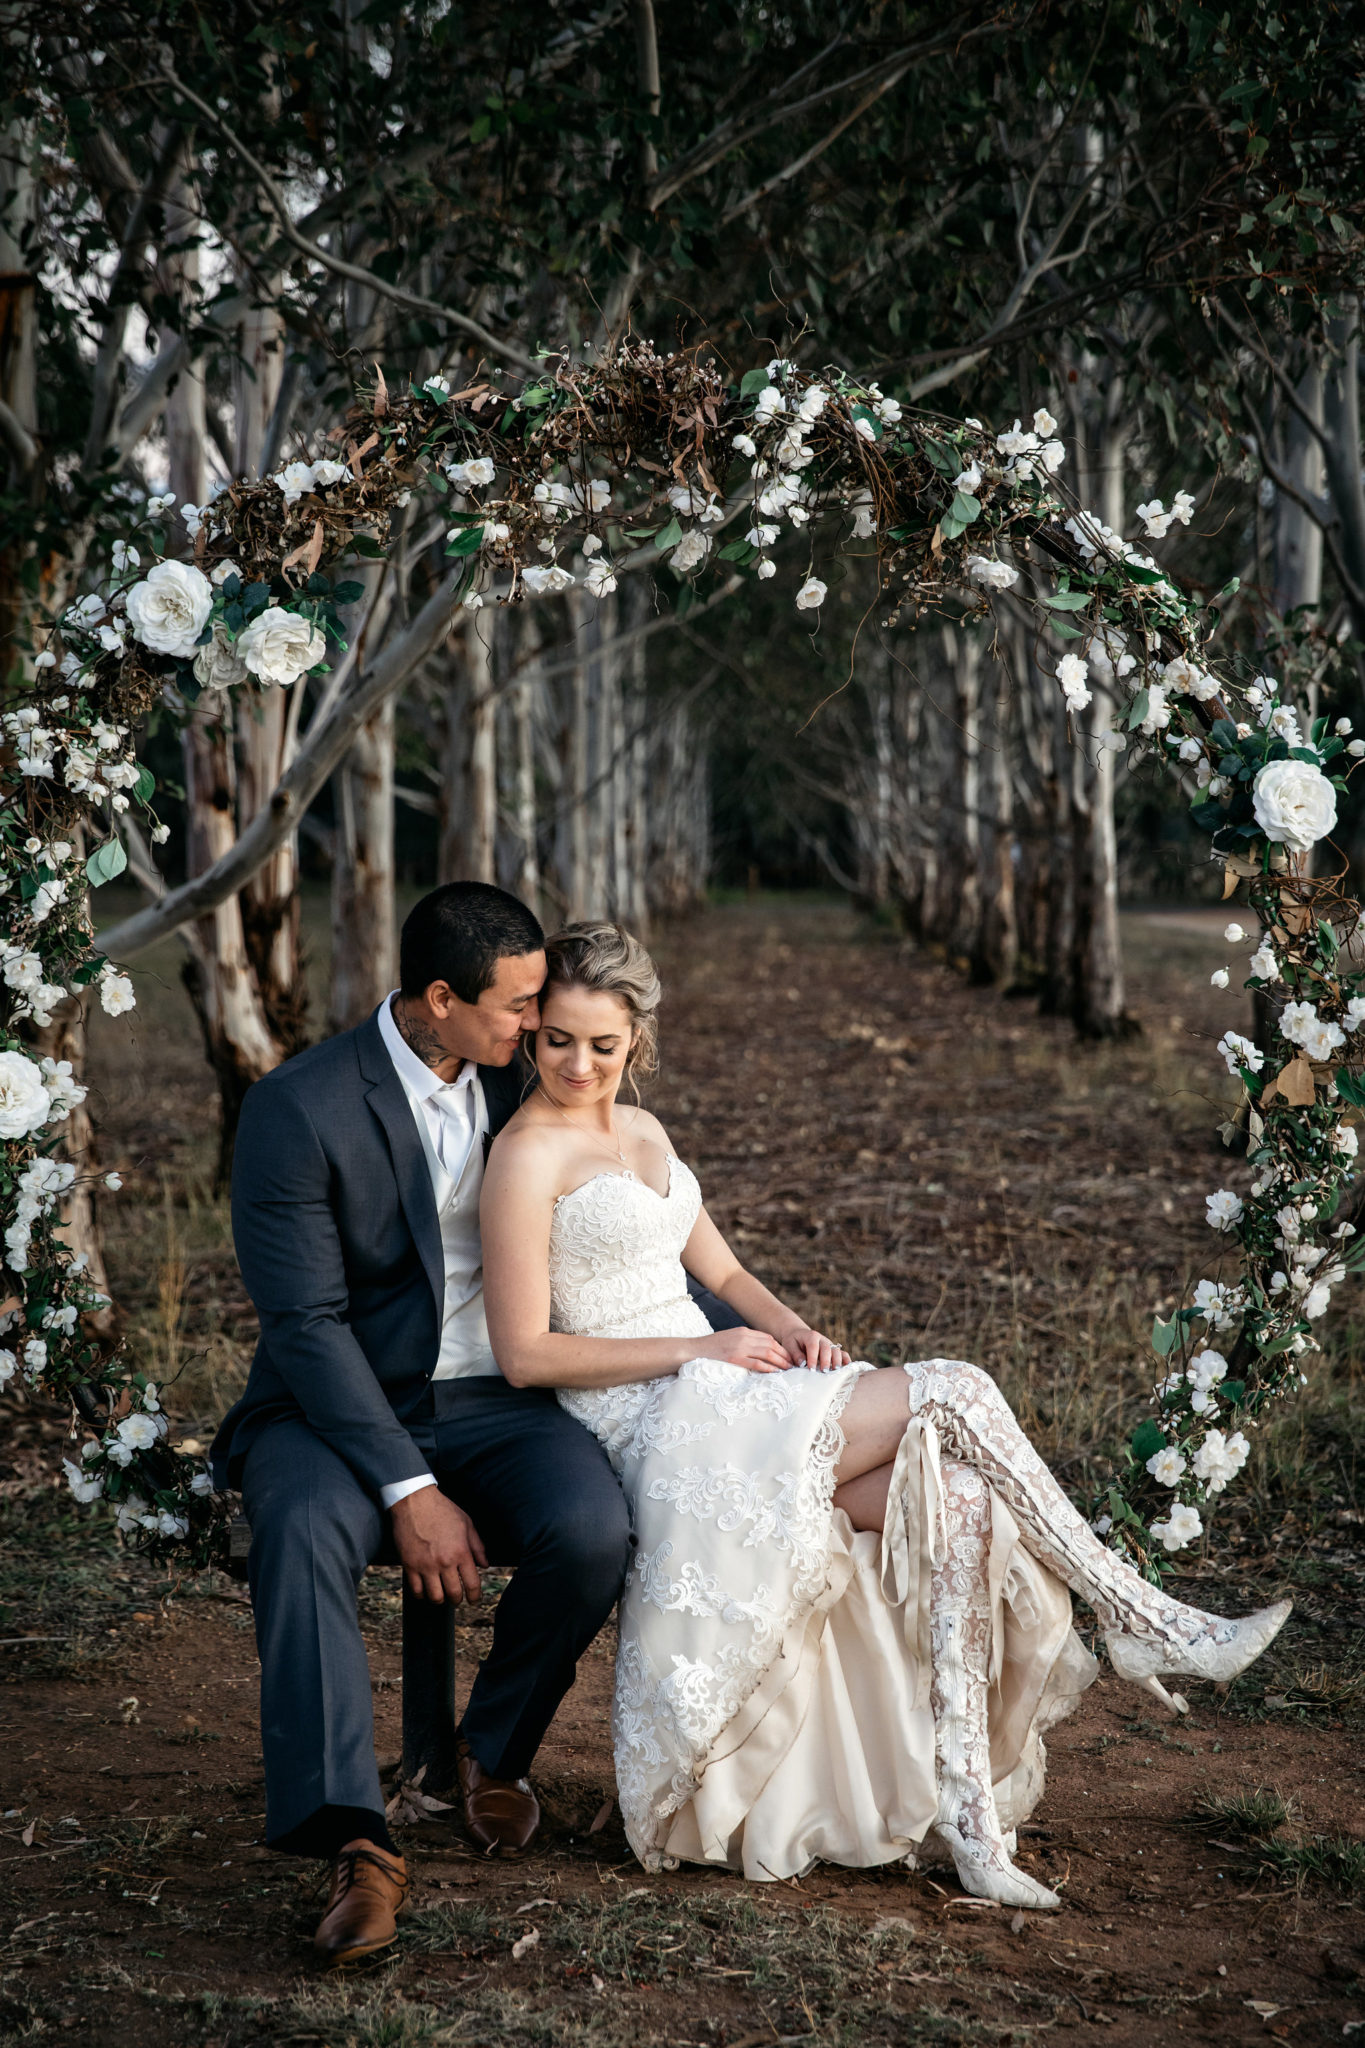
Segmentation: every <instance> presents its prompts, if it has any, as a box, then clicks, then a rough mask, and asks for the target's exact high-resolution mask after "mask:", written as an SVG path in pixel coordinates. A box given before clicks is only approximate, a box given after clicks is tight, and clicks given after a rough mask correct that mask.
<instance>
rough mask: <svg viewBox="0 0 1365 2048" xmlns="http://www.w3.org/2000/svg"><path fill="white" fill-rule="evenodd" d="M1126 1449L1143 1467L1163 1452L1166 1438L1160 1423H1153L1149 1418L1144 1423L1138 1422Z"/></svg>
mask: <svg viewBox="0 0 1365 2048" xmlns="http://www.w3.org/2000/svg"><path fill="white" fill-rule="evenodd" d="M1128 1448H1129V1450H1130V1451H1131V1452H1132V1454H1133V1457H1134V1458H1135V1459H1136V1461H1137V1463H1138V1464H1139V1465H1145V1464H1146V1463H1147V1460H1148V1459H1149V1458H1154V1457H1155V1456H1156V1454H1157V1452H1158V1451H1164V1450H1165V1448H1166V1438H1165V1434H1164V1432H1163V1431H1162V1428H1161V1425H1160V1423H1158V1422H1153V1421H1152V1420H1151V1419H1150V1417H1149V1418H1148V1420H1147V1421H1146V1422H1140V1423H1139V1424H1138V1426H1137V1428H1136V1429H1135V1430H1134V1431H1133V1434H1132V1435H1131V1437H1130V1438H1129V1439H1128Z"/></svg>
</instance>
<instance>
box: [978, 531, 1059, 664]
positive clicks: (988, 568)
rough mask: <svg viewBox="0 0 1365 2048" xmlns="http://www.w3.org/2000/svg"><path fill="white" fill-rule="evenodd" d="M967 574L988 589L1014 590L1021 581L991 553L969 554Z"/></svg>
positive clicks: (1016, 571) (1005, 563) (1015, 570)
mask: <svg viewBox="0 0 1365 2048" xmlns="http://www.w3.org/2000/svg"><path fill="white" fill-rule="evenodd" d="M967 574H968V575H969V576H970V577H971V579H972V581H973V583H981V584H984V585H985V587H986V589H987V590H1013V588H1014V586H1015V584H1016V583H1017V582H1018V581H1019V571H1018V570H1017V569H1012V568H1011V567H1010V565H1009V563H1008V562H997V561H996V560H995V559H994V558H993V557H992V556H990V555H968V557H967ZM1082 674H1084V667H1082Z"/></svg>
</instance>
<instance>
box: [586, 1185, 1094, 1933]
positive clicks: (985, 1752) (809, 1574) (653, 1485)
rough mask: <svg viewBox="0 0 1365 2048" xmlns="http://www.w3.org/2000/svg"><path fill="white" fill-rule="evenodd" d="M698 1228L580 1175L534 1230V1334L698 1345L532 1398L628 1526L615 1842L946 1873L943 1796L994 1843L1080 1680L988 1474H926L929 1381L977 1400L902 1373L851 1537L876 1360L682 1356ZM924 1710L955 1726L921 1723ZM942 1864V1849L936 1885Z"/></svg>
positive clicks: (696, 1316) (629, 1192)
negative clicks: (847, 1506) (585, 1459)
mask: <svg viewBox="0 0 1365 2048" xmlns="http://www.w3.org/2000/svg"><path fill="white" fill-rule="evenodd" d="M700 1208H701V1192H700V1189H699V1188H698V1185H697V1182H696V1180H695V1178H694V1176H693V1175H692V1173H691V1172H690V1171H689V1169H688V1168H687V1167H686V1166H685V1165H684V1164H683V1163H682V1162H681V1161H680V1160H677V1159H670V1161H669V1184H668V1190H667V1193H666V1194H665V1195H662V1196H661V1195H658V1194H656V1193H655V1192H654V1190H653V1189H652V1188H650V1187H649V1186H647V1185H646V1183H645V1182H643V1181H641V1180H639V1179H637V1178H636V1176H635V1175H634V1174H632V1173H630V1172H625V1173H620V1172H605V1173H601V1174H598V1175H596V1176H595V1177H594V1178H593V1179H591V1180H588V1181H586V1182H584V1183H583V1184H582V1185H581V1186H580V1187H578V1188H575V1189H574V1190H573V1191H572V1193H570V1194H568V1195H564V1196H561V1197H560V1199H559V1201H558V1202H557V1203H556V1205H555V1211H554V1220H553V1224H552V1229H551V1236H550V1282H551V1303H552V1308H551V1327H552V1328H553V1329H555V1330H560V1331H567V1332H571V1333H574V1334H577V1335H580V1336H598V1337H617V1338H619V1337H665V1336H667V1337H678V1336H692V1335H693V1334H695V1336H696V1339H697V1356H696V1357H695V1358H694V1359H692V1360H691V1361H690V1362H689V1363H688V1364H686V1365H684V1366H683V1367H682V1368H681V1369H680V1371H679V1372H678V1373H677V1374H676V1376H672V1377H669V1378H666V1379H657V1380H649V1381H644V1382H637V1383H634V1384H630V1385H627V1386H621V1387H610V1388H601V1389H590V1390H585V1389H573V1390H567V1389H561V1390H560V1391H559V1400H560V1401H561V1403H562V1404H563V1406H564V1407H565V1408H567V1409H568V1411H569V1413H570V1414H571V1415H573V1416H575V1417H577V1419H578V1420H579V1421H580V1422H582V1423H584V1424H585V1425H586V1426H587V1427H588V1428H589V1429H591V1430H592V1431H593V1432H594V1434H595V1435H596V1436H598V1437H599V1438H600V1439H601V1441H602V1443H603V1444H604V1445H605V1446H606V1449H607V1453H608V1455H609V1457H610V1458H611V1461H612V1464H613V1465H614V1467H615V1469H616V1470H617V1472H618V1473H619V1474H620V1478H621V1483H622V1486H623V1488H624V1490H625V1493H626V1497H627V1499H628V1501H629V1502H630V1505H631V1510H632V1514H633V1517H634V1525H635V1533H636V1539H637V1545H638V1547H637V1551H636V1556H635V1561H634V1565H633V1568H632V1571H631V1573H630V1576H629V1578H628V1579H627V1581H626V1587H625V1592H624V1595H623V1598H622V1604H621V1620H620V1651H619V1656H618V1660H617V1669H616V1697H615V1709H614V1716H613V1734H614V1742H615V1755H616V1775H617V1786H618V1793H619V1798H620V1804H621V1811H622V1814H623V1817H624V1820H625V1825H626V1832H627V1835H628V1837H629V1840H630V1843H631V1846H632V1848H633V1849H634V1850H635V1853H636V1854H637V1855H638V1856H639V1857H640V1859H641V1861H642V1862H643V1863H645V1864H646V1865H647V1866H649V1867H651V1868H658V1867H660V1866H670V1865H672V1864H675V1863H677V1862H678V1861H679V1860H681V1859H686V1860H689V1861H695V1862H705V1863H720V1864H725V1865H728V1866H729V1867H731V1868H733V1869H736V1870H741V1871H743V1873H744V1874H745V1876H747V1877H750V1878H784V1877H789V1876H792V1875H795V1874H798V1873H799V1872H801V1871H802V1870H805V1869H806V1868H807V1867H808V1866H809V1865H810V1863H811V1862H812V1861H813V1860H814V1859H816V1858H824V1859H826V1860H828V1861H830V1862H834V1863H841V1864H846V1865H852V1866H868V1865H873V1864H880V1863H887V1862H892V1861H897V1860H900V1861H906V1862H912V1863H913V1862H924V1861H930V1860H937V1861H943V1860H947V1858H946V1849H947V1847H950V1846H952V1842H951V1839H950V1837H951V1836H954V1835H956V1834H957V1830H956V1828H953V1829H950V1830H949V1831H948V1833H947V1834H946V1835H945V1836H944V1837H942V1838H940V1837H939V1836H938V1834H937V1828H938V1825H939V1824H940V1814H941V1805H942V1797H943V1788H944V1786H945V1784H951V1785H953V1786H955V1787H956V1791H955V1792H954V1803H953V1806H952V1812H953V1814H954V1815H955V1816H956V1817H957V1818H958V1819H960V1820H962V1822H963V1828H964V1831H966V1832H968V1833H970V1819H969V1816H970V1813H971V1809H972V1807H973V1804H974V1803H975V1805H976V1806H977V1807H979V1808H983V1809H984V1808H989V1806H990V1791H991V1786H992V1784H993V1788H994V1802H995V1807H996V1808H997V1810H998V1817H999V1824H1000V1829H1003V1830H1008V1829H1010V1828H1013V1827H1015V1826H1017V1824H1018V1823H1019V1821H1021V1820H1023V1819H1024V1818H1025V1817H1026V1816H1027V1815H1028V1813H1029V1812H1030V1811H1031V1810H1032V1808H1033V1807H1034V1805H1035V1804H1036V1802H1037V1800H1038V1799H1039V1797H1040V1795H1041V1793H1042V1789H1043V1775H1044V1763H1045V1758H1044V1751H1043V1744H1042V1739H1041V1738H1042V1733H1043V1731H1044V1729H1045V1728H1047V1727H1048V1726H1049V1725H1050V1723H1052V1722H1053V1721H1055V1720H1057V1719H1059V1718H1060V1717H1061V1716H1062V1715H1064V1714H1065V1713H1067V1712H1068V1711H1069V1710H1070V1708H1071V1706H1072V1705H1073V1704H1074V1702H1075V1700H1076V1698H1077V1697H1078V1695H1079V1694H1080V1693H1081V1692H1082V1691H1083V1690H1084V1688H1085V1687H1086V1686H1087V1685H1088V1684H1089V1683H1090V1682H1091V1680H1092V1678H1093V1677H1094V1675H1095V1663H1094V1659H1093V1658H1092V1657H1091V1656H1090V1654H1089V1652H1088V1651H1087V1650H1085V1649H1084V1648H1083V1647H1082V1645H1081V1643H1080V1641H1079V1639H1078V1638H1077V1636H1076V1635H1075V1633H1074V1631H1073V1629H1072V1626H1071V1602H1070V1597H1069V1595H1068V1593H1067V1590H1066V1588H1065V1586H1064V1585H1063V1584H1062V1583H1061V1581H1060V1580H1059V1578H1058V1577H1057V1576H1055V1575H1054V1573H1053V1572H1052V1571H1050V1570H1049V1569H1048V1568H1047V1567H1046V1566H1044V1565H1043V1564H1041V1563H1039V1562H1038V1561H1037V1559H1035V1558H1034V1557H1033V1556H1031V1555H1030V1553H1029V1551H1028V1550H1026V1549H1025V1547H1024V1545H1023V1543H1022V1541H1021V1538H1020V1528H1019V1522H1018V1521H1017V1520H1016V1517H1015V1514H1014V1513H1012V1511H1011V1508H1010V1506H1009V1505H1008V1504H1007V1501H1006V1499H1005V1498H1004V1491H1006V1490H1008V1489H1007V1484H1006V1480H1005V1478H1004V1477H1003V1469H1004V1468H1003V1467H1000V1469H999V1470H998V1471H997V1473H996V1481H997V1483H988V1480H987V1479H986V1478H983V1477H981V1476H980V1471H979V1470H978V1468H977V1465H976V1464H965V1463H961V1462H957V1458H958V1455H959V1454H958V1453H957V1452H956V1451H955V1450H954V1451H953V1455H951V1456H950V1455H948V1454H947V1452H948V1450H951V1449H952V1442H951V1434H950V1432H954V1431H956V1432H957V1433H961V1434H965V1433H966V1432H967V1425H966V1423H965V1421H964V1420H963V1418H962V1417H960V1416H957V1415H956V1414H954V1416H953V1417H952V1418H950V1417H949V1416H948V1413H947V1410H946V1409H945V1408H944V1406H943V1387H944V1385H946V1384H948V1383H949V1382H948V1381H946V1380H945V1377H944V1376H945V1375H947V1376H949V1380H951V1384H952V1385H953V1386H954V1387H955V1388H958V1387H960V1386H961V1385H962V1379H961V1376H962V1375H963V1374H967V1375H973V1378H972V1379H971V1380H970V1381H969V1382H968V1391H969V1392H970V1393H971V1394H972V1395H973V1397H974V1399H973V1403H972V1404H971V1405H972V1406H973V1408H974V1410H980V1409H982V1408H983V1407H987V1406H988V1405H989V1403H988V1399H987V1398H986V1396H985V1390H987V1389H988V1390H989V1394H991V1395H993V1394H994V1389H993V1387H991V1385H990V1382H989V1381H988V1380H986V1379H985V1376H984V1375H976V1374H975V1369H974V1368H970V1367H956V1366H954V1365H953V1364H952V1362H951V1361H943V1360H931V1361H928V1362H926V1364H925V1365H924V1366H922V1367H918V1366H917V1367H907V1368H906V1371H907V1375H909V1384H908V1391H909V1402H908V1412H907V1429H906V1435H905V1438H904V1440H903V1443H902V1448H901V1454H900V1456H899V1457H898V1459H897V1461H896V1469H895V1476H894V1478H893V1483H892V1496H891V1502H890V1504H889V1507H888V1513H887V1526H886V1529H885V1530H884V1531H883V1532H882V1534H881V1535H877V1534H874V1533H868V1532H858V1531H855V1530H854V1528H853V1526H852V1524H851V1522H850V1521H849V1519H848V1517H847V1516H846V1515H844V1514H843V1513H841V1512H840V1511H839V1510H838V1509H836V1508H835V1507H834V1505H833V1500H832V1495H833V1491H834V1483H835V1482H834V1472H835V1466H836V1464H837V1462H838V1459H839V1456H840V1453H841V1451H842V1448H843V1435H842V1432H841V1430H840V1426H839V1417H840V1414H841V1412H842V1410H843V1408H844V1405H845V1403H846V1402H847V1400H848V1398H849V1395H850V1394H851V1393H852V1391H853V1388H854V1386H855V1385H856V1383H857V1380H858V1378H859V1376H860V1375H861V1374H862V1373H865V1372H870V1371H873V1370H874V1369H875V1368H873V1367H872V1366H870V1365H866V1364H857V1365H850V1366H847V1367H845V1368H844V1369H842V1370H841V1371H838V1372H832V1373H817V1372H809V1371H805V1370H801V1369H794V1370H792V1371H789V1372H785V1373H774V1374H759V1373H750V1372H745V1371H744V1370H742V1369H741V1368H740V1367H738V1366H731V1365H727V1364H724V1363H723V1362H721V1361H718V1360H716V1359H712V1358H708V1357H707V1356H706V1339H707V1337H708V1336H709V1335H710V1334H711V1329H710V1324H709V1323H708V1322H707V1321H706V1318H705V1317H704V1316H703V1315H702V1313H701V1311H700V1310H699V1309H698V1308H697V1306H696V1304H695V1303H694V1302H693V1301H692V1300H691V1298H690V1297H689V1295H688V1293H687V1288H686V1278H685V1275H684V1272H683V1268H682V1264H681V1253H682V1250H683V1247H684V1245H685V1244H686V1242H687V1239H688V1237H689V1236H690V1234H691V1231H692V1227H693V1225H694V1223H695V1222H696V1219H697V1215H698V1213H699V1211H700ZM916 1374H919V1375H921V1378H920V1379H919V1380H918V1381H917V1380H916V1379H915V1377H914V1376H915V1375H916ZM954 1374H956V1375H957V1376H958V1377H957V1378H956V1379H955V1380H953V1379H951V1376H952V1375H954ZM982 1382H984V1388H983V1386H982V1385H981V1383H982ZM996 1398H997V1399H998V1397H996ZM1000 1405H1001V1407H1002V1408H1003V1406H1004V1404H1003V1403H1001V1404H1000ZM916 1411H918V1412H916ZM1007 1412H1008V1411H1006V1413H1007ZM935 1418H938V1419H937V1420H936V1419H935ZM1010 1421H1011V1425H1012V1426H1013V1428H1014V1433H1015V1435H1016V1436H1017V1435H1018V1431H1017V1425H1013V1419H1012V1418H1010ZM968 1455H973V1454H971V1453H968ZM1030 1455H1031V1454H1030ZM1035 1462H1036V1461H1035ZM978 1463H988V1461H984V1460H982V1461H978ZM997 1464H998V1460H997ZM1040 1469H1041V1468H1040ZM1068 1512H1070V1511H1069V1510H1068ZM1075 1519H1077V1520H1079V1518H1075ZM1086 1533H1087V1535H1088V1533H1089V1532H1088V1531H1087V1532H1086ZM1090 1540H1091V1542H1093V1541H1094V1539H1093V1538H1091V1539H1090ZM950 1693H951V1694H952V1695H953V1697H955V1698H957V1699H958V1700H959V1701H960V1702H961V1701H966V1702H967V1704H968V1705H970V1706H971V1707H972V1710H973V1714H974V1716H975V1718H974V1719H973V1716H972V1714H969V1715H966V1716H965V1717H964V1715H963V1714H962V1713H960V1712H956V1713H948V1712H946V1711H945V1701H946V1699H947V1697H948V1695H949V1694H950ZM987 1818H988V1819H992V1820H993V1816H987ZM998 1832H999V1830H997V1834H998ZM963 1854H964V1852H963V1847H962V1842H961V1839H960V1838H959V1839H958V1841H957V1843H956V1851H955V1855H954V1860H955V1861H956V1862H957V1864H958V1868H959V1870H962V1869H963ZM997 1860H998V1859H997ZM1006 1868H1008V1866H1006ZM964 1881H966V1880H965V1878H964ZM1020 1882H1021V1883H1025V1884H1027V1883H1028V1882H1029V1881H1028V1880H1024V1879H1021V1880H1020ZM1035 1889H1037V1890H1039V1891H1040V1892H1041V1888H1037V1887H1035ZM1020 1902H1021V1903H1055V1900H1053V1898H1052V1895H1051V1894H1048V1893H1042V1894H1041V1897H1040V1898H1037V1899H1021V1901H1020Z"/></svg>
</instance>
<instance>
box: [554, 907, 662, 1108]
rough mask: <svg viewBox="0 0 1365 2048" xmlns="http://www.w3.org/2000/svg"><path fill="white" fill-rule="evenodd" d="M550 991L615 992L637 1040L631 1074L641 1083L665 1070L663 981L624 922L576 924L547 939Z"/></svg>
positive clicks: (629, 1068)
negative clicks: (662, 1064) (661, 1036)
mask: <svg viewBox="0 0 1365 2048" xmlns="http://www.w3.org/2000/svg"><path fill="white" fill-rule="evenodd" d="M545 958H546V961H547V963H548V973H547V974H546V977H545V992H546V994H547V995H548V994H549V992H550V990H551V989H552V988H581V989H586V990H587V991H588V993H589V994H591V995H600V996H615V997H616V1000H617V1001H618V1002H619V1003H622V1004H624V1005H625V1008H626V1011H627V1014H628V1015H629V1017H630V1023H631V1032H632V1036H633V1039H634V1043H633V1044H632V1046H631V1049H630V1057H629V1058H628V1059H627V1061H626V1078H627V1080H628V1081H629V1082H630V1083H631V1085H632V1087H635V1086H636V1085H637V1084H638V1083H639V1082H640V1081H642V1080H648V1078H649V1076H650V1075H651V1074H657V1073H658V1071H659V1024H658V1019H657V1017H656V1015H655V1012H656V1011H657V1009H658V1007H659V1004H660V1002H661V1000H662V998H663V992H664V991H663V984H662V982H661V981H660V980H659V973H658V969H657V968H656V967H655V965H654V962H653V961H652V960H651V959H650V957H649V954H648V953H647V952H646V951H645V949H644V947H643V946H642V945H641V944H640V941H639V940H638V939H637V938H634V937H633V936H632V935H631V933H630V932H628V931H626V929H625V928H624V926H622V925H619V924H597V923H591V922H589V923H584V924H571V925H566V926H565V928H564V930H563V931H562V932H555V933H554V934H553V936H552V937H550V938H548V939H547V940H546V941H545Z"/></svg>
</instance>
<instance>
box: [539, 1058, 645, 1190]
mask: <svg viewBox="0 0 1365 2048" xmlns="http://www.w3.org/2000/svg"><path fill="white" fill-rule="evenodd" d="M536 1093H537V1094H538V1095H543V1096H544V1097H545V1100H546V1102H547V1103H549V1106H550V1108H551V1109H553V1110H555V1111H557V1112H558V1114H559V1115H560V1116H562V1117H563V1119H564V1121H565V1123H566V1124H572V1125H573V1128H574V1129H575V1130H576V1131H581V1132H582V1134H583V1136H584V1137H585V1138H592V1139H593V1140H594V1141H595V1143H597V1144H599V1145H601V1146H602V1148H603V1150H604V1151H607V1152H610V1151H611V1149H612V1148H611V1146H610V1145H608V1143H607V1141H606V1139H605V1138H603V1137H601V1136H599V1134H598V1133H597V1132H596V1131H590V1130H589V1129H588V1127H587V1125H586V1124H580V1123H575V1122H574V1119H573V1118H572V1117H571V1116H570V1115H569V1112H568V1110H567V1109H560V1107H559V1104H558V1103H557V1102H556V1101H554V1100H553V1098H552V1097H551V1095H550V1093H549V1091H548V1089H547V1088H546V1086H545V1084H544V1082H543V1081H537V1083H536ZM611 1135H612V1137H613V1138H615V1140H616V1157H617V1158H618V1159H619V1160H620V1162H621V1164H622V1166H626V1155H625V1153H624V1152H623V1151H622V1150H621V1140H620V1138H619V1137H618V1136H617V1131H616V1126H615V1124H613V1125H612V1127H611ZM626 1172H627V1173H629V1172H630V1168H629V1167H628V1166H626Z"/></svg>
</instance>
